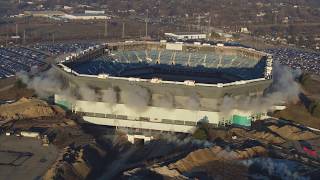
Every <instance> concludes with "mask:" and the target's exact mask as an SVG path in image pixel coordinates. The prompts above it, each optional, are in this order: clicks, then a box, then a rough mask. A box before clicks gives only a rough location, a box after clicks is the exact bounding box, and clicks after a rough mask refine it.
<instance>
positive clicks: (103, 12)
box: [84, 10, 105, 14]
mask: <svg viewBox="0 0 320 180" xmlns="http://www.w3.org/2000/svg"><path fill="white" fill-rule="evenodd" d="M84 14H105V11H103V10H102V11H92V10H85V11H84Z"/></svg>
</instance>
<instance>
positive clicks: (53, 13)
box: [24, 11, 66, 17]
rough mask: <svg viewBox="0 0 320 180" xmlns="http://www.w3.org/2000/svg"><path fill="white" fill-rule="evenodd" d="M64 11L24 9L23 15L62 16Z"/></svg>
mask: <svg viewBox="0 0 320 180" xmlns="http://www.w3.org/2000/svg"><path fill="white" fill-rule="evenodd" d="M65 14H66V13H64V12H62V11H25V12H24V15H26V16H33V17H52V16H63V15H65Z"/></svg>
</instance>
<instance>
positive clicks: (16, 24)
mask: <svg viewBox="0 0 320 180" xmlns="http://www.w3.org/2000/svg"><path fill="white" fill-rule="evenodd" d="M18 32H19V31H18V24H16V36H18Z"/></svg>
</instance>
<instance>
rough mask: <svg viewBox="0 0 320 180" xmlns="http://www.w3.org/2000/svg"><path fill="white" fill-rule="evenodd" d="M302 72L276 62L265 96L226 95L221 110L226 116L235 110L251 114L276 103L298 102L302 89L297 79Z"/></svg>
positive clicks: (263, 110)
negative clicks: (271, 80)
mask: <svg viewBox="0 0 320 180" xmlns="http://www.w3.org/2000/svg"><path fill="white" fill-rule="evenodd" d="M300 74H301V72H300V71H293V70H291V69H289V68H288V67H287V66H283V65H281V64H279V63H278V62H275V63H274V66H273V82H272V85H271V86H270V87H269V88H268V90H267V91H266V92H265V94H264V95H263V96H258V97H250V96H247V97H238V98H236V97H230V96H225V97H224V98H223V101H222V103H221V105H220V107H219V110H220V111H221V112H222V113H223V114H224V115H225V116H229V115H231V114H233V111H235V110H237V111H241V112H242V113H243V114H246V115H250V114H251V113H252V112H266V111H268V110H270V108H271V107H272V106H274V105H280V104H284V103H291V102H297V101H298V100H299V94H300V92H301V91H300V86H299V84H298V83H297V82H296V81H295V79H296V78H297V77H298V76H299V75H300ZM238 113H239V112H238Z"/></svg>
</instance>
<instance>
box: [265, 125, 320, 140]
mask: <svg viewBox="0 0 320 180" xmlns="http://www.w3.org/2000/svg"><path fill="white" fill-rule="evenodd" d="M268 129H270V130H271V131H273V132H275V133H277V134H279V135H280V136H281V137H282V138H285V139H288V140H308V139H314V138H317V137H319V136H318V135H316V134H314V133H312V132H311V131H308V130H302V129H301V128H298V127H295V126H291V125H285V126H282V127H278V126H276V125H271V126H269V127H268Z"/></svg>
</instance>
